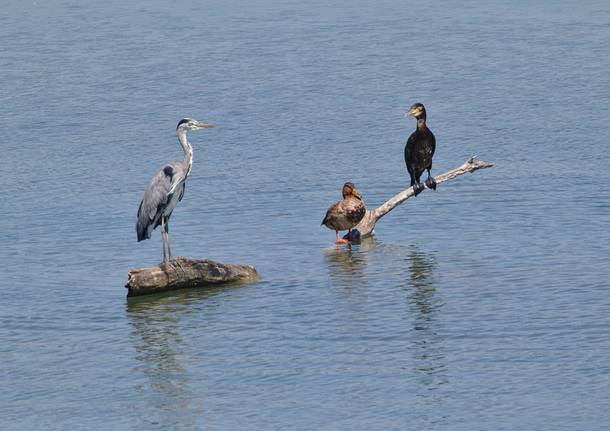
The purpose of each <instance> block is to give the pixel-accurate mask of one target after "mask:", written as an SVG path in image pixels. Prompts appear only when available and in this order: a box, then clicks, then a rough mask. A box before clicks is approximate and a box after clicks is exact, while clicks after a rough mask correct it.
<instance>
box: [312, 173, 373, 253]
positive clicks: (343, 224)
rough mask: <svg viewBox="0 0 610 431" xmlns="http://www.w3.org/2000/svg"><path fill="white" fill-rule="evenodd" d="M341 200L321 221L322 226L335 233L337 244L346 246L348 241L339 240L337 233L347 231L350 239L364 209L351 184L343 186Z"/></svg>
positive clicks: (347, 183)
mask: <svg viewBox="0 0 610 431" xmlns="http://www.w3.org/2000/svg"><path fill="white" fill-rule="evenodd" d="M342 195H343V200H342V201H339V202H335V203H334V204H332V205H331V206H330V207H329V208H328V210H327V211H326V216H325V217H324V220H322V225H324V226H326V227H327V228H329V229H332V230H334V231H335V235H336V239H335V242H336V243H337V244H347V243H349V242H350V240H348V239H344V238H340V237H339V231H340V230H347V231H348V234H347V238H350V239H351V238H352V228H353V227H354V226H356V225H357V224H358V223H360V220H362V218H363V217H364V215H365V214H366V207H365V205H364V202H363V201H362V196H361V195H360V193H359V192H358V189H356V186H355V185H354V183H352V182H349V181H348V182H346V183H345V184H343V189H342Z"/></svg>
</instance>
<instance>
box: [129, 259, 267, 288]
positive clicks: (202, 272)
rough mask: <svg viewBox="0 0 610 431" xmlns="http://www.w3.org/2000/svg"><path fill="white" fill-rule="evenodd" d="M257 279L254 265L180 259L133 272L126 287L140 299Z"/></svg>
mask: <svg viewBox="0 0 610 431" xmlns="http://www.w3.org/2000/svg"><path fill="white" fill-rule="evenodd" d="M257 278H258V273H257V272H256V269H255V268H254V267H253V266H250V265H236V264H232V263H221V262H215V261H213V260H207V259H189V258H186V257H177V258H175V259H172V260H170V261H169V262H167V263H161V264H159V266H153V267H150V268H136V269H130V270H129V272H128V273H127V284H126V285H125V287H126V288H127V289H128V292H127V296H140V295H148V294H151V293H158V292H165V291H168V290H176V289H185V288H188V287H199V288H201V287H206V286H211V285H218V284H221V283H230V282H237V281H249V280H256V279H257Z"/></svg>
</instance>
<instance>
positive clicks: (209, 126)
mask: <svg viewBox="0 0 610 431" xmlns="http://www.w3.org/2000/svg"><path fill="white" fill-rule="evenodd" d="M197 127H198V128H200V129H211V128H213V127H216V124H207V123H197Z"/></svg>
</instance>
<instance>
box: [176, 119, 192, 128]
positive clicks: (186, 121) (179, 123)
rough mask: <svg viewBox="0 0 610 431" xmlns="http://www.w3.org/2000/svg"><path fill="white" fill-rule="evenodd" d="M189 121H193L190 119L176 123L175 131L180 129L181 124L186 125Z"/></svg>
mask: <svg viewBox="0 0 610 431" xmlns="http://www.w3.org/2000/svg"><path fill="white" fill-rule="evenodd" d="M189 121H193V120H191V119H190V118H183V119H182V120H180V121H178V125H177V126H176V130H178V127H180V126H181V125H182V124H184V123H188V122H189Z"/></svg>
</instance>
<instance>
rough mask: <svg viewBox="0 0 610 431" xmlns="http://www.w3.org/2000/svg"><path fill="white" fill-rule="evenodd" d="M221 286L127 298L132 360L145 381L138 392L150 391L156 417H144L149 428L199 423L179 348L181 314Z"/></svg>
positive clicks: (195, 399)
mask: <svg viewBox="0 0 610 431" xmlns="http://www.w3.org/2000/svg"><path fill="white" fill-rule="evenodd" d="M220 289H222V288H220V287H219V288H214V289H212V290H205V291H200V290H185V291H180V292H172V293H171V294H167V295H164V296H161V297H159V296H154V297H141V298H130V299H129V300H128V302H127V309H126V312H127V318H128V321H129V323H130V324H131V326H132V332H131V335H130V338H131V340H132V342H133V344H134V348H135V351H136V352H137V354H136V360H137V362H138V363H139V364H141V366H140V367H138V369H137V370H136V371H137V372H140V370H142V371H143V373H144V375H145V376H146V377H147V379H148V381H149V386H142V387H139V388H138V390H139V391H142V392H150V391H152V392H153V393H154V394H156V396H154V397H150V398H151V399H152V402H153V404H154V405H153V407H154V411H155V412H157V415H158V416H157V417H154V418H144V420H146V421H147V422H148V424H149V425H150V426H151V427H158V426H161V427H167V428H169V429H176V427H178V428H184V427H186V428H189V429H191V428H196V427H198V426H201V424H200V423H197V422H198V421H200V420H201V419H200V418H201V417H202V414H203V406H202V405H201V403H200V402H199V401H198V399H199V398H200V397H198V396H196V395H195V394H194V392H193V391H192V390H191V385H192V382H191V380H190V377H189V372H188V369H187V368H186V363H187V361H188V357H187V355H185V353H184V351H183V339H182V336H181V335H180V332H181V317H182V316H184V315H185V314H186V313H188V312H189V310H191V309H192V303H193V302H194V301H196V300H200V299H202V298H206V297H209V296H210V295H212V294H214V293H215V292H217V291H218V290H220Z"/></svg>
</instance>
